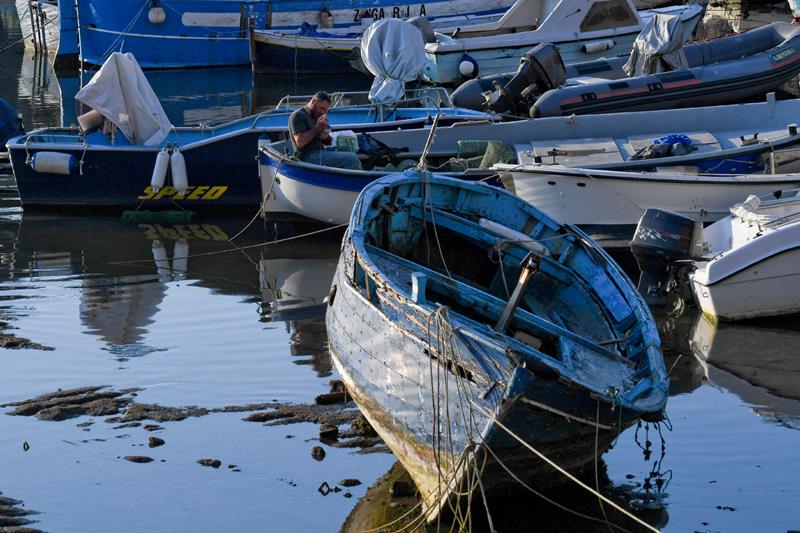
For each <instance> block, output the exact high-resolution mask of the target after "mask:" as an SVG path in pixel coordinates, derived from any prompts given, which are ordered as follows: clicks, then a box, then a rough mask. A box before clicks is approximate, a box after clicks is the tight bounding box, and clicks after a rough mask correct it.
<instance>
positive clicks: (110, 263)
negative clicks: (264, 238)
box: [108, 224, 347, 265]
mask: <svg viewBox="0 0 800 533" xmlns="http://www.w3.org/2000/svg"><path fill="white" fill-rule="evenodd" d="M346 226H347V224H339V225H338V226H331V227H328V228H322V229H319V230H315V231H309V232H308V233H303V234H301V235H292V236H291V237H286V238H283V239H277V240H274V241H270V242H264V243H261V244H251V245H249V246H241V247H238V248H234V249H232V250H218V251H216V252H205V253H200V254H189V255H186V256H181V257H178V258H177V259H184V258H189V257H206V256H209V255H220V254H227V253H230V252H237V251H241V250H249V249H251V248H258V247H260V246H272V245H274V244H281V243H284V242H289V241H294V240H298V239H303V238H305V237H311V236H312V235H318V234H320V233H325V232H326V231H333V230H337V229H340V228H344V227H346ZM166 259H169V260H172V259H176V257H174V256H173V257H167V258H166ZM152 260H153V259H152V258H149V259H135V260H132V261H109V263H108V264H109V265H133V264H137V263H149V262H150V261H152Z"/></svg>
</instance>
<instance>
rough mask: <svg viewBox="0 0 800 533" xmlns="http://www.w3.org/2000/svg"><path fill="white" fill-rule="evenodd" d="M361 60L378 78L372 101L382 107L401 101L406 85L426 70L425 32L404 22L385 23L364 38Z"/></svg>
mask: <svg viewBox="0 0 800 533" xmlns="http://www.w3.org/2000/svg"><path fill="white" fill-rule="evenodd" d="M361 59H362V60H363V61H364V65H365V66H366V67H367V68H368V69H369V71H370V72H371V73H372V74H373V75H374V76H375V80H374V81H373V82H372V87H371V88H370V90H369V99H370V101H371V102H373V103H376V104H380V103H385V102H394V101H397V100H400V99H401V98H403V95H404V94H405V84H406V82H409V81H413V80H415V79H417V76H418V75H419V73H420V71H421V70H422V68H423V67H424V66H425V61H426V59H425V42H424V40H423V36H422V32H420V30H419V29H417V28H416V27H415V26H414V25H412V24H410V23H408V22H406V21H404V20H400V19H395V18H385V19H381V20H379V21H377V22H375V23H373V24H372V25H371V26H370V27H369V28H367V31H365V32H364V35H363V36H362V37H361Z"/></svg>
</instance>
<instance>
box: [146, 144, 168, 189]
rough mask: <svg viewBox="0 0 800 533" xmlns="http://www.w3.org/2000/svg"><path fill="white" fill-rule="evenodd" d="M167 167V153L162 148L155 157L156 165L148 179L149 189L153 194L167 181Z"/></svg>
mask: <svg viewBox="0 0 800 533" xmlns="http://www.w3.org/2000/svg"><path fill="white" fill-rule="evenodd" d="M168 166H169V152H167V149H166V148H164V149H162V150H161V151H160V152H158V155H157V156H156V164H155V166H154V167H153V177H152V178H150V188H151V189H153V192H158V191H159V190H160V189H161V187H163V186H164V181H166V179H167V167H168Z"/></svg>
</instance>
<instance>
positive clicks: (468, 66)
mask: <svg viewBox="0 0 800 533" xmlns="http://www.w3.org/2000/svg"><path fill="white" fill-rule="evenodd" d="M458 73H459V74H461V75H462V76H464V77H465V78H471V77H472V76H473V74H475V63H473V62H472V61H469V60H468V59H464V60H462V61H461V63H459V64H458Z"/></svg>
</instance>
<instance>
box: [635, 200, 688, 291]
mask: <svg viewBox="0 0 800 533" xmlns="http://www.w3.org/2000/svg"><path fill="white" fill-rule="evenodd" d="M695 225H696V224H695V221H694V220H692V219H691V218H688V217H685V216H683V215H679V214H677V213H672V212H670V211H663V210H661V209H652V208H651V209H646V210H645V212H644V214H643V215H642V218H641V219H639V224H638V225H637V226H636V232H635V233H634V235H633V239H632V240H631V252H632V253H633V256H634V257H635V258H636V262H637V263H638V264H639V270H641V275H640V276H639V287H638V288H639V292H641V293H642V295H644V296H645V297H654V296H659V295H661V294H663V293H664V292H665V289H666V286H667V283H668V282H669V279H670V271H671V269H672V267H673V265H674V264H675V263H676V262H678V261H686V260H688V259H691V257H692V247H693V245H694V235H695V233H694V232H695Z"/></svg>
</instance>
